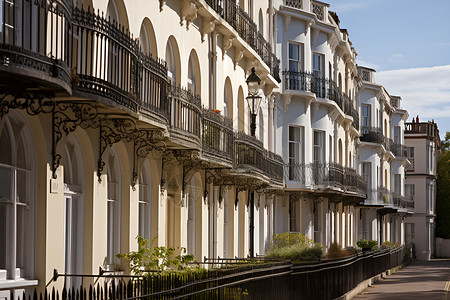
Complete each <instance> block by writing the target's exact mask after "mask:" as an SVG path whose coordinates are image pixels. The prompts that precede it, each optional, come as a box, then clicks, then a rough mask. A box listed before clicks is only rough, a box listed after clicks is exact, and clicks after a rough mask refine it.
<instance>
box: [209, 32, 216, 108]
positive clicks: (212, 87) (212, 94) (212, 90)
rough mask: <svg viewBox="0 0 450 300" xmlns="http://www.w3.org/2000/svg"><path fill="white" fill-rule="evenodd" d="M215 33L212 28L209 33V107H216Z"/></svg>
mask: <svg viewBox="0 0 450 300" xmlns="http://www.w3.org/2000/svg"><path fill="white" fill-rule="evenodd" d="M216 41H217V33H216V31H215V30H214V31H213V32H211V34H210V43H209V46H210V47H209V61H210V77H209V78H210V81H209V108H210V109H215V108H217V107H216V105H217V101H216V95H217V93H216V91H217V51H216V47H217V43H216Z"/></svg>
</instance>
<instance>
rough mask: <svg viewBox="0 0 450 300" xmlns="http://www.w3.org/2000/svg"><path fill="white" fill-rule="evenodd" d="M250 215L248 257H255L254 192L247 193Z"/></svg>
mask: <svg viewBox="0 0 450 300" xmlns="http://www.w3.org/2000/svg"><path fill="white" fill-rule="evenodd" d="M248 197H249V203H248V205H249V214H250V249H249V252H250V257H255V192H250V191H248Z"/></svg>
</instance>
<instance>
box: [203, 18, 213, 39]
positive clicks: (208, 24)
mask: <svg viewBox="0 0 450 300" xmlns="http://www.w3.org/2000/svg"><path fill="white" fill-rule="evenodd" d="M215 28H216V24H215V23H214V20H213V19H207V18H204V19H203V23H202V43H203V42H204V41H205V35H207V34H210V33H211V32H213V31H214V29H215Z"/></svg>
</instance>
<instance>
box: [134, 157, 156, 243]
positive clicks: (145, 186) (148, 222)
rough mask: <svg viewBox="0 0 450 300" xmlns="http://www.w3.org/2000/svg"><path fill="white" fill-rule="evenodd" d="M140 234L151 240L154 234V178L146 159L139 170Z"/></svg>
mask: <svg viewBox="0 0 450 300" xmlns="http://www.w3.org/2000/svg"><path fill="white" fill-rule="evenodd" d="M138 203H139V207H138V234H139V236H141V237H143V238H145V239H147V240H149V241H151V240H152V239H153V236H152V178H151V171H150V165H149V163H148V160H145V162H144V164H143V165H142V168H141V171H140V172H139V200H138Z"/></svg>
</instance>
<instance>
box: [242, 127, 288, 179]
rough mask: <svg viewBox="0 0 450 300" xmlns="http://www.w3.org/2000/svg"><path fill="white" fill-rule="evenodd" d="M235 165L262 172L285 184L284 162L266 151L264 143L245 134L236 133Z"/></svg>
mask: <svg viewBox="0 0 450 300" xmlns="http://www.w3.org/2000/svg"><path fill="white" fill-rule="evenodd" d="M234 158H235V160H234V165H235V167H236V168H238V169H239V168H246V169H249V170H250V169H253V170H257V171H260V172H262V173H264V174H265V175H267V176H268V177H270V178H271V179H273V180H275V181H278V182H283V160H282V159H281V157H280V156H278V155H276V154H274V153H272V152H270V151H267V150H265V149H264V146H263V143H262V142H261V141H260V140H258V139H256V138H255V137H252V136H249V135H246V134H245V133H243V132H235V133H234Z"/></svg>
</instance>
